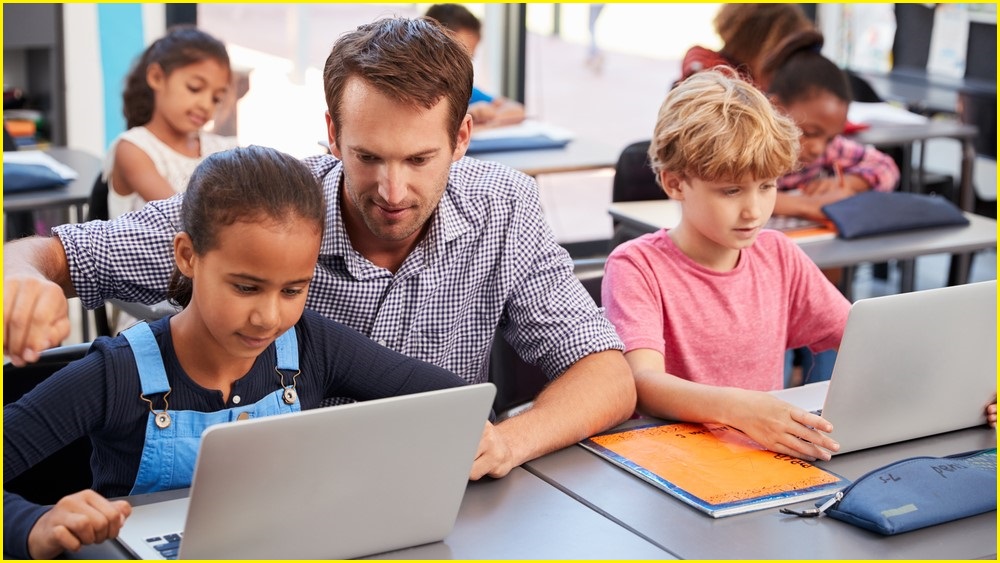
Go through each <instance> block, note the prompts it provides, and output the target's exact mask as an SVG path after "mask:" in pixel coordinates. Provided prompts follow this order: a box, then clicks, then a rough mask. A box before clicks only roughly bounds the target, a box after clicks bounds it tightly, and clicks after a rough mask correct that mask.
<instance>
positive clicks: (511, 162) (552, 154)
mask: <svg viewBox="0 0 1000 563" xmlns="http://www.w3.org/2000/svg"><path fill="white" fill-rule="evenodd" d="M620 152H621V151H620V150H617V149H615V148H614V147H612V146H610V145H607V144H605V143H603V142H601V141H596V140H592V139H581V138H577V139H573V140H572V141H570V142H569V144H567V145H566V146H565V147H562V148H553V149H532V150H523V151H500V152H484V153H478V154H470V155H468V156H469V157H470V158H478V159H479V160H490V161H494V162H499V163H501V164H504V165H507V166H509V167H511V168H513V169H515V170H519V171H521V172H524V173H525V174H527V175H528V176H539V175H541V174H557V173H561V172H584V171H588V170H599V169H601V168H614V167H615V164H617V162H618V153H620Z"/></svg>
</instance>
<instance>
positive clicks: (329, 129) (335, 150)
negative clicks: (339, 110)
mask: <svg viewBox="0 0 1000 563" xmlns="http://www.w3.org/2000/svg"><path fill="white" fill-rule="evenodd" d="M324 115H326V142H327V144H328V145H329V147H330V154H332V155H333V156H335V157H337V160H344V158H343V157H342V156H341V154H340V147H338V146H337V126H336V125H334V123H333V116H332V115H330V112H329V111H327V112H325V114H324Z"/></svg>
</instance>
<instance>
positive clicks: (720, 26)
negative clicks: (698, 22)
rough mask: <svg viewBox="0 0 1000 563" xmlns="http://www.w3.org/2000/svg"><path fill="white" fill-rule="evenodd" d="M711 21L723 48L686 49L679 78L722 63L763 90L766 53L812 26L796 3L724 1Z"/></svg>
mask: <svg viewBox="0 0 1000 563" xmlns="http://www.w3.org/2000/svg"><path fill="white" fill-rule="evenodd" d="M713 23H714V24H715V32H716V33H717V34H718V35H719V37H720V38H721V39H722V42H723V45H722V48H721V49H720V50H719V51H717V52H716V51H712V50H711V49H706V48H705V47H701V46H694V47H691V48H690V49H688V51H687V53H685V55H684V59H683V60H682V61H681V80H684V79H685V78H688V77H689V76H691V75H692V74H694V73H696V72H701V71H703V70H708V69H710V68H713V67H716V66H720V65H721V66H728V67H731V68H734V69H736V70H737V71H738V72H739V73H740V75H741V76H742V77H743V78H744V79H746V80H749V81H750V82H753V83H754V84H756V85H757V86H758V87H759V88H762V89H765V90H766V89H767V85H768V81H769V79H770V77H769V76H768V73H767V72H766V71H765V69H764V63H765V61H766V60H767V57H768V55H769V54H770V53H771V52H772V51H773V50H774V49H775V48H776V47H777V46H778V45H779V44H780V43H781V42H782V41H783V40H784V39H785V38H786V37H788V36H789V35H791V34H793V33H795V32H797V31H802V30H809V29H814V27H815V26H814V25H813V22H812V21H811V20H810V19H809V17H808V16H806V13H805V12H804V11H803V10H802V6H800V5H799V4H723V5H722V7H721V8H719V11H718V13H717V14H716V16H715V20H714V21H713Z"/></svg>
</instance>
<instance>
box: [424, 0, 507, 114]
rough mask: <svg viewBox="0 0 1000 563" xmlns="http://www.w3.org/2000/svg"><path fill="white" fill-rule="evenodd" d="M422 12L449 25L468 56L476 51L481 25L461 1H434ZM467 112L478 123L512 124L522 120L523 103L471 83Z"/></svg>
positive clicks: (446, 25) (444, 24) (447, 26)
mask: <svg viewBox="0 0 1000 563" xmlns="http://www.w3.org/2000/svg"><path fill="white" fill-rule="evenodd" d="M425 15H426V16H427V17H429V18H431V19H433V20H435V21H437V22H438V23H440V24H441V25H443V26H444V27H446V28H447V29H449V30H450V31H451V32H452V33H453V34H454V36H455V39H457V40H458V42H459V43H461V44H462V46H463V47H465V50H466V51H468V52H469V56H470V57H474V56H475V55H476V47H478V46H479V41H480V39H481V38H482V27H483V26H482V23H481V22H480V21H479V18H477V17H476V16H475V15H474V14H473V13H472V12H470V11H469V9H468V8H466V7H465V6H463V5H461V4H434V5H433V6H431V7H430V8H428V9H427V13H426V14H425ZM469 115H471V116H472V122H473V123H475V124H476V125H478V126H480V127H493V126H499V125H513V124H515V123H520V122H522V121H524V106H523V105H521V104H520V103H518V102H516V101H514V100H510V99H507V98H504V97H500V96H491V95H489V94H487V93H486V92H483V91H482V90H480V89H479V88H476V87H475V86H473V88H472V97H471V98H470V99H469Z"/></svg>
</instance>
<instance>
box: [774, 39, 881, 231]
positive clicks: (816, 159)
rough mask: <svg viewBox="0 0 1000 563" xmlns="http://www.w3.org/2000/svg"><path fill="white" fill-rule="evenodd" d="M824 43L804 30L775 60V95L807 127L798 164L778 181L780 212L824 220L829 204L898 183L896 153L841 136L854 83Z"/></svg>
mask: <svg viewBox="0 0 1000 563" xmlns="http://www.w3.org/2000/svg"><path fill="white" fill-rule="evenodd" d="M822 44H823V36H822V35H820V34H819V33H818V32H803V33H799V34H797V35H794V36H792V37H790V38H789V39H788V40H787V41H786V43H785V44H784V45H783V46H782V47H781V49H779V52H778V53H776V54H775V55H774V56H773V58H772V60H771V64H772V65H773V66H774V68H775V70H774V72H773V75H772V80H771V82H770V86H769V89H768V91H769V94H770V96H771V99H772V101H774V103H775V104H777V105H778V107H779V108H780V109H781V110H782V111H784V112H785V113H787V114H788V115H789V116H790V117H791V118H792V119H794V120H795V124H796V125H798V127H799V129H801V131H802V134H801V137H800V138H799V144H800V151H799V159H798V169H797V170H795V171H793V172H792V173H790V174H787V175H785V176H783V177H782V178H781V179H780V180H779V181H778V188H779V190H780V191H779V193H778V199H777V203H776V204H775V207H774V212H775V213H776V214H778V215H795V216H801V217H809V218H813V219H825V218H826V216H825V215H824V214H823V212H822V210H821V209H820V208H821V207H822V206H824V205H826V204H828V203H832V202H834V201H838V200H841V199H844V198H846V197H850V196H852V195H855V194H858V193H861V192H864V191H868V190H876V191H882V192H887V191H892V190H894V189H895V188H896V185H897V184H898V183H899V167H897V166H896V163H895V162H894V161H893V160H892V157H890V156H889V155H887V154H885V153H883V152H880V151H879V150H878V149H876V148H875V147H872V146H865V145H861V144H860V143H857V142H855V141H852V140H850V139H847V138H844V137H843V136H842V133H843V131H844V124H845V123H846V122H847V108H848V106H849V105H850V102H851V90H850V85H849V84H848V81H847V76H846V75H845V74H844V72H843V71H842V70H840V68H839V67H837V65H836V64H834V63H833V62H832V61H830V60H829V59H827V58H826V57H824V56H823V55H821V54H820V53H819V47H820V46H822ZM791 190H798V192H797V193H788V192H789V191H791Z"/></svg>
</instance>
